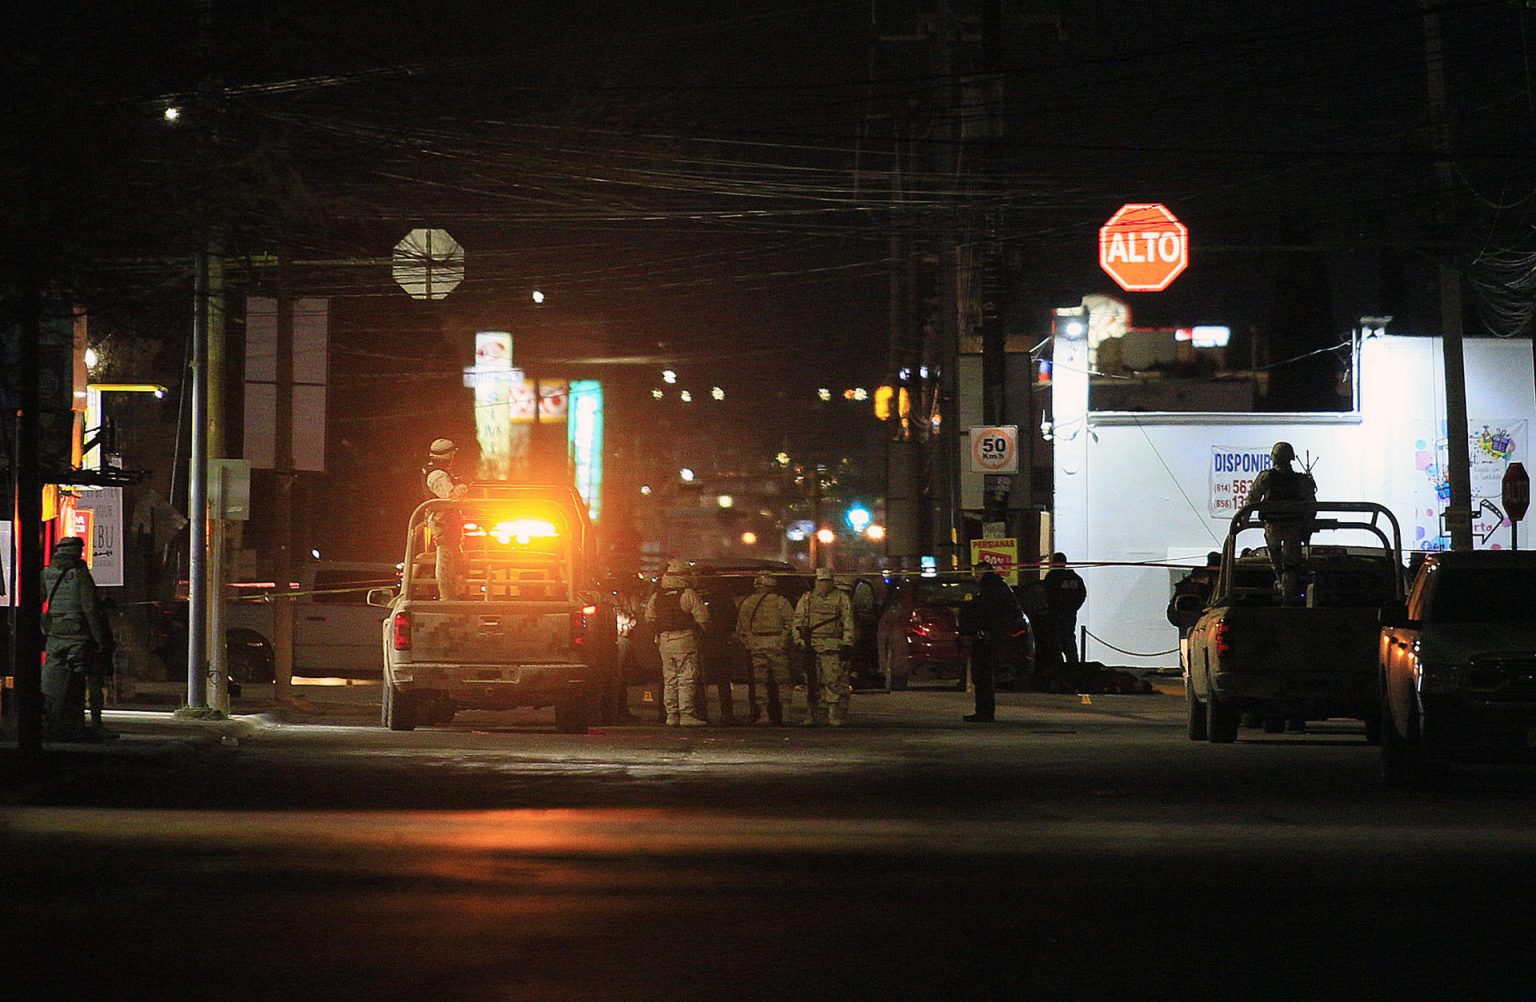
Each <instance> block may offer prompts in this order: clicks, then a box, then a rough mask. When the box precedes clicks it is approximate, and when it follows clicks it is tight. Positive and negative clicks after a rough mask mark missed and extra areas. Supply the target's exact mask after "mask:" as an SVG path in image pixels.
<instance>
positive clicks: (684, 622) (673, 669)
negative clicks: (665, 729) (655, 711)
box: [645, 561, 709, 727]
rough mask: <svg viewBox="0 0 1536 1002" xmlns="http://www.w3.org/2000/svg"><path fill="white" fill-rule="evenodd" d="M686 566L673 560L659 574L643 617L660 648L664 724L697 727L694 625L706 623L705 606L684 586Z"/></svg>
mask: <svg viewBox="0 0 1536 1002" xmlns="http://www.w3.org/2000/svg"><path fill="white" fill-rule="evenodd" d="M685 572H686V568H685V567H684V566H682V564H681V563H679V562H677V561H674V562H673V563H671V564H669V565H668V566H667V572H666V573H665V574H663V575H662V576H661V591H659V592H657V593H656V594H654V595H652V596H651V597H650V599H649V600H648V601H647V602H646V603H645V621H646V622H647V623H649V624H650V625H651V627H652V628H653V629H654V630H655V631H656V647H657V649H658V650H659V651H660V652H661V686H662V690H661V691H662V703H663V705H665V707H666V710H667V725H668V726H670V727H676V726H678V725H682V726H684V727H697V726H698V725H700V724H704V723H707V721H705V720H704V717H703V715H702V714H701V713H699V706H698V683H699V641H698V637H697V635H696V634H695V633H694V629H695V627H697V628H698V629H701V630H702V629H704V628H705V627H706V626H708V625H709V608H708V607H707V606H705V604H704V600H703V599H701V598H699V596H698V593H697V592H695V591H694V590H693V589H692V588H689V587H688V580H687V578H685V577H684V576H683V574H684V573H685Z"/></svg>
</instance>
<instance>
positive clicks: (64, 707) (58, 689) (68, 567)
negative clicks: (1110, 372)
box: [43, 536, 115, 741]
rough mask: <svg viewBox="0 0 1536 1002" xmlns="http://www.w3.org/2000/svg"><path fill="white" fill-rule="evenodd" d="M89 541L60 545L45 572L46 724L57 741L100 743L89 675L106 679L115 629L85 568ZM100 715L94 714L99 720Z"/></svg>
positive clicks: (72, 538)
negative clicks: (89, 722)
mask: <svg viewBox="0 0 1536 1002" xmlns="http://www.w3.org/2000/svg"><path fill="white" fill-rule="evenodd" d="M84 555H85V540H83V539H79V538H78V537H75V536H66V537H64V538H63V539H61V540H59V541H58V542H57V543H55V544H54V547H53V555H52V557H51V558H50V560H49V563H48V566H47V567H45V568H43V594H44V595H45V596H46V598H47V614H46V615H45V616H44V619H43V634H44V636H45V637H46V642H45V644H44V648H43V651H44V660H43V723H44V726H45V728H46V732H47V735H48V737H49V738H50V739H52V740H54V741H93V740H100V739H101V737H102V733H101V731H100V730H99V729H96V730H92V729H88V728H87V727H86V726H85V722H84V719H83V717H84V715H85V689H86V681H87V678H86V677H87V675H102V676H104V675H105V672H104V671H103V666H104V665H109V664H111V658H112V652H113V648H114V646H115V645H114V643H113V640H112V628H111V626H110V624H109V623H108V622H107V615H106V612H105V610H103V609H102V606H101V597H100V595H99V594H98V593H97V591H96V581H95V579H94V578H92V577H91V572H90V569H89V568H88V567H86V565H85V559H84ZM94 716H95V714H93V717H94Z"/></svg>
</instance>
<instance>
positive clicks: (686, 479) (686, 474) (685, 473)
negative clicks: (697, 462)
mask: <svg viewBox="0 0 1536 1002" xmlns="http://www.w3.org/2000/svg"><path fill="white" fill-rule="evenodd" d="M677 475H678V476H679V477H682V478H683V483H685V484H691V483H693V471H692V470H691V469H689V468H688V467H686V466H685V467H683V468H682V469H681V470H678V471H677Z"/></svg>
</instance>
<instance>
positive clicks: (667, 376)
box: [661, 369, 677, 383]
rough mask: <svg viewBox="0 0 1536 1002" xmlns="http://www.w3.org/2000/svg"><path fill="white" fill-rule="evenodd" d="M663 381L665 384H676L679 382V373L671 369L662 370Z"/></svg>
mask: <svg viewBox="0 0 1536 1002" xmlns="http://www.w3.org/2000/svg"><path fill="white" fill-rule="evenodd" d="M661 381H662V382H663V383H675V382H677V373H676V372H674V371H673V370H671V369H662V370H661Z"/></svg>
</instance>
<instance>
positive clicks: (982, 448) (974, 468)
mask: <svg viewBox="0 0 1536 1002" xmlns="http://www.w3.org/2000/svg"><path fill="white" fill-rule="evenodd" d="M971 472H972V473H1017V472H1019V426H1018V425H1016V424H999V425H985V426H982V427H979V428H972V429H971Z"/></svg>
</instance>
